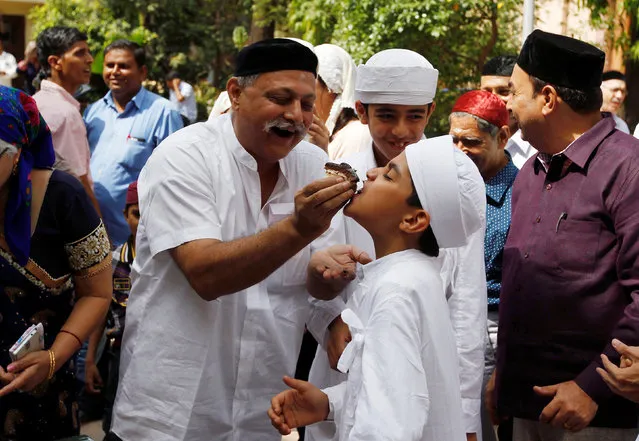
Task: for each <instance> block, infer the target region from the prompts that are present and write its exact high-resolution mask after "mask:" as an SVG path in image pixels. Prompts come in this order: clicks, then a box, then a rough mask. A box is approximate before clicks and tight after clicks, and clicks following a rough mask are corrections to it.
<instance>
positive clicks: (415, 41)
mask: <svg viewBox="0 0 639 441" xmlns="http://www.w3.org/2000/svg"><path fill="white" fill-rule="evenodd" d="M520 7H521V5H520V2H519V1H517V0H499V1H496V0H405V1H403V2H379V1H378V0H292V2H291V5H290V8H289V16H288V17H289V19H288V28H289V30H290V31H291V32H294V33H295V34H296V35H297V36H300V37H301V38H304V39H306V40H308V41H310V42H312V43H314V44H320V43H327V42H331V43H334V44H337V45H339V46H341V47H343V48H344V49H346V50H347V51H348V52H349V53H350V54H351V55H352V56H353V58H354V59H355V61H356V63H361V62H364V61H366V60H367V59H368V58H369V57H370V56H371V55H373V54H374V53H376V52H379V51H381V50H383V49H389V48H397V47H398V48H405V49H411V50H414V51H416V52H419V53H420V54H422V55H424V56H425V57H426V58H427V59H428V60H429V61H431V63H433V65H434V66H435V67H436V68H437V69H438V70H439V72H440V81H439V89H440V91H441V90H442V89H449V90H451V92H450V93H447V94H446V93H441V92H439V93H438V97H437V102H438V104H441V105H439V106H438V108H437V109H436V111H435V114H434V115H433V118H432V119H431V123H430V125H429V127H431V128H432V129H433V130H436V131H437V132H436V133H443V132H445V131H447V130H448V111H449V110H450V109H449V108H450V106H452V102H451V103H448V101H451V98H450V97H456V96H458V95H459V93H457V92H455V91H457V90H459V89H462V88H472V86H473V85H475V86H476V85H477V83H478V79H479V74H480V70H481V67H482V66H483V64H484V63H485V62H486V61H487V60H488V58H490V57H491V56H494V55H498V54H504V53H517V52H518V44H519V32H520V29H518V27H517V26H516V23H517V22H518V20H517V18H518V17H519V15H520V13H519V9H520ZM442 98H443V101H441V103H440V99H442ZM453 100H454V99H453ZM448 104H450V106H449V105H448Z"/></svg>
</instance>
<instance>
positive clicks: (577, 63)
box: [517, 29, 605, 90]
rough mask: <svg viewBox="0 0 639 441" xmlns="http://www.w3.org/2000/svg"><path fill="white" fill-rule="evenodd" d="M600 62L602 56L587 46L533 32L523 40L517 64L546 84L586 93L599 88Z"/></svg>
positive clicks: (602, 64) (589, 45)
mask: <svg viewBox="0 0 639 441" xmlns="http://www.w3.org/2000/svg"><path fill="white" fill-rule="evenodd" d="M604 60H605V54H604V53H603V52H602V51H601V50H599V49H597V48H596V47H594V46H593V45H591V44H588V43H584V42H583V41H580V40H576V39H574V38H570V37H565V36H563V35H557V34H551V33H548V32H543V31H540V30H539V29H537V30H535V31H533V33H532V34H530V35H529V36H528V38H527V39H526V42H525V43H524V46H523V47H522V48H521V52H520V53H519V57H518V58H517V64H518V65H519V67H521V68H522V69H523V70H524V71H525V72H526V73H527V74H529V75H532V76H534V77H537V78H539V79H540V80H543V81H545V82H547V83H551V84H554V85H556V86H562V87H567V88H570V89H576V90H589V89H594V88H597V87H599V86H600V85H601V74H602V72H603V66H604Z"/></svg>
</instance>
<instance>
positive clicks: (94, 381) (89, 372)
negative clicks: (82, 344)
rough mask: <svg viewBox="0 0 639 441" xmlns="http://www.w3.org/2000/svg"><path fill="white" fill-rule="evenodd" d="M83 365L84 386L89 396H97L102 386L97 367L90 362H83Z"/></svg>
mask: <svg viewBox="0 0 639 441" xmlns="http://www.w3.org/2000/svg"><path fill="white" fill-rule="evenodd" d="M85 365H86V369H85V372H84V386H85V388H86V390H87V392H89V393H90V394H98V393H100V391H101V389H102V386H104V383H103V382H102V376H101V375H100V371H99V370H98V366H97V365H96V364H95V363H94V362H90V361H85Z"/></svg>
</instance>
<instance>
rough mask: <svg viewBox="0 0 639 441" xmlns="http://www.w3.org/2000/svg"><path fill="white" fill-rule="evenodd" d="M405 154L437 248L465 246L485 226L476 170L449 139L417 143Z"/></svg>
mask: <svg viewBox="0 0 639 441" xmlns="http://www.w3.org/2000/svg"><path fill="white" fill-rule="evenodd" d="M405 151H406V160H407V162H408V169H409V170H410V174H411V177H412V179H413V184H414V185H415V189H416V190H417V196H419V201H420V203H421V204H422V208H423V209H424V210H426V211H427V212H428V213H429V214H430V225H431V227H432V229H433V233H434V234H435V238H436V239H437V243H438V244H439V246H440V248H456V247H460V246H463V245H466V243H467V242H468V237H469V236H470V235H471V234H473V233H474V232H476V231H477V230H479V229H480V228H484V227H485V225H486V187H485V185H484V180H483V179H482V177H481V175H480V174H479V170H477V167H476V166H475V164H474V163H473V162H472V161H471V160H470V159H469V158H468V156H466V155H465V154H464V153H463V152H462V151H461V150H459V149H457V148H455V147H454V145H453V140H452V138H451V137H450V136H448V135H446V136H440V137H437V138H431V139H425V140H422V141H419V142H418V143H416V144H412V145H409V146H408V147H406V150H405Z"/></svg>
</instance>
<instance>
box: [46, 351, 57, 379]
mask: <svg viewBox="0 0 639 441" xmlns="http://www.w3.org/2000/svg"><path fill="white" fill-rule="evenodd" d="M47 352H48V353H49V375H47V380H50V379H52V378H53V374H55V354H54V353H53V351H52V350H51V349H49V350H48V351H47Z"/></svg>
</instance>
